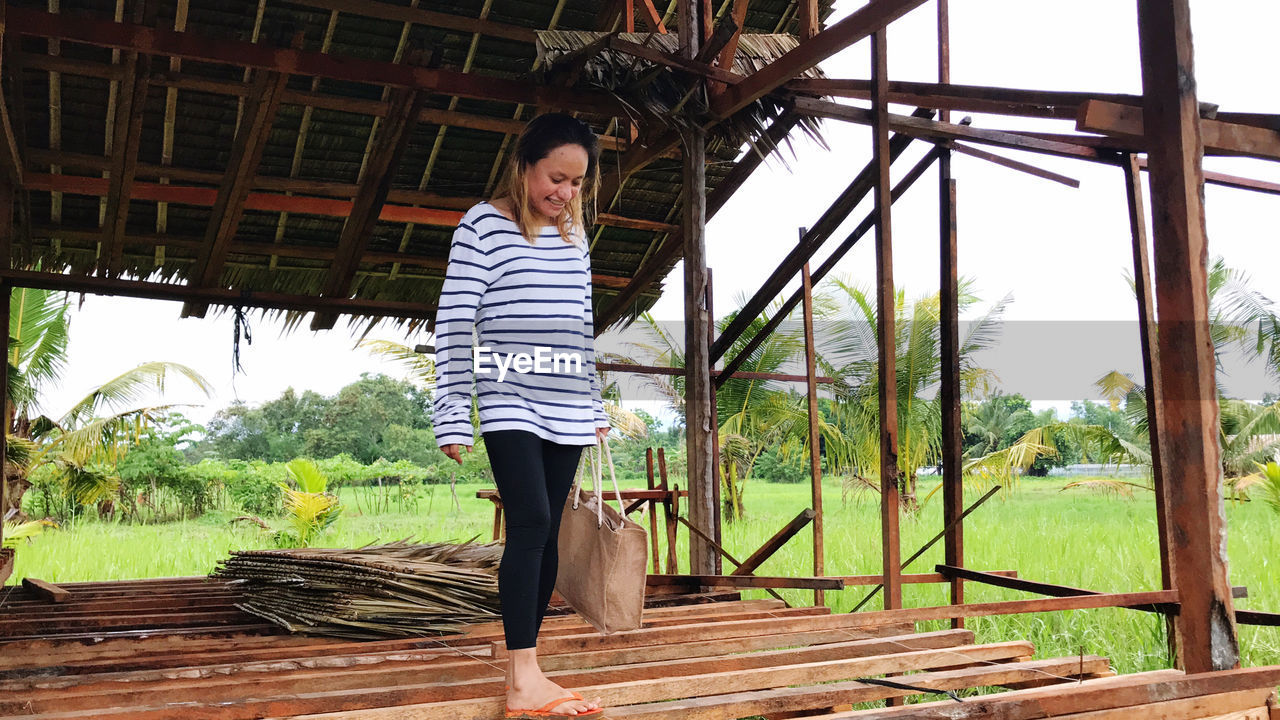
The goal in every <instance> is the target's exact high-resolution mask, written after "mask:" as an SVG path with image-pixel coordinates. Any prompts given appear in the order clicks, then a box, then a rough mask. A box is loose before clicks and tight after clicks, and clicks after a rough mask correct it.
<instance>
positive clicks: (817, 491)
mask: <svg viewBox="0 0 1280 720" xmlns="http://www.w3.org/2000/svg"><path fill="white" fill-rule="evenodd" d="M800 234H801V235H802V236H803V235H804V230H803V229H802V230H801V231H800ZM800 279H801V284H802V286H803V290H804V363H805V369H806V372H807V378H808V380H807V382H806V383H805V384H806V385H807V386H808V390H809V477H810V482H811V483H812V489H813V576H814V577H822V575H823V574H824V573H825V572H826V562H825V553H824V551H823V546H822V455H821V454H820V452H819V451H820V450H821V448H822V441H821V440H820V439H819V437H820V436H819V435H818V365H817V351H816V350H815V348H814V340H813V280H812V278H811V277H810V276H809V263H805V264H804V268H803V269H802V270H801V272H800ZM813 604H814V605H826V604H827V603H826V598H825V596H824V595H823V592H822V591H821V590H814V591H813Z"/></svg>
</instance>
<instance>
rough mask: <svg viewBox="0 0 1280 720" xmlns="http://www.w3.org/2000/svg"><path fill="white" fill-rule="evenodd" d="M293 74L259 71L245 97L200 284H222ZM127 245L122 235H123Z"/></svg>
mask: <svg viewBox="0 0 1280 720" xmlns="http://www.w3.org/2000/svg"><path fill="white" fill-rule="evenodd" d="M288 81H289V76H288V75H287V74H285V73H277V72H263V71H259V72H258V73H257V75H256V76H255V77H254V79H253V84H252V86H251V87H252V90H253V92H251V93H250V94H249V96H248V97H247V98H246V100H245V107H244V114H243V117H242V120H241V122H240V124H239V126H238V128H237V130H236V135H235V139H234V140H232V143H231V155H230V162H229V164H228V167H227V172H226V174H225V176H224V177H223V179H222V182H221V184H220V185H219V187H218V195H217V198H216V199H215V200H214V203H213V212H212V213H211V214H210V216H209V225H208V227H207V228H206V230H205V238H204V244H203V245H202V246H201V248H200V253H199V255H198V257H197V259H196V265H195V267H194V268H193V269H192V273H191V275H190V276H189V277H191V278H192V280H193V281H194V282H193V284H195V285H199V286H201V287H220V286H221V284H222V283H221V280H222V270H223V267H224V266H225V264H226V261H227V254H228V253H229V252H230V250H231V244H232V242H233V241H234V240H235V237H236V232H237V231H238V230H239V228H240V220H241V218H243V217H244V210H245V200H247V199H248V197H249V190H250V188H251V187H252V183H253V178H254V176H256V175H257V174H258V166H259V165H260V164H261V163H262V153H263V151H264V150H265V149H266V146H267V139H268V138H269V137H270V136H271V128H272V126H273V125H274V124H275V119H276V111H277V110H278V109H279V108H280V95H281V93H282V92H283V91H284V87H285V83H287V82H288ZM121 244H122V245H123V238H121ZM207 311H208V306H207V305H200V304H187V305H185V306H184V307H183V309H182V316H183V317H192V316H194V317H204V315H205V313H206V312H207Z"/></svg>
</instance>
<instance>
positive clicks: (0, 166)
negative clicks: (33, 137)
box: [0, 27, 22, 187]
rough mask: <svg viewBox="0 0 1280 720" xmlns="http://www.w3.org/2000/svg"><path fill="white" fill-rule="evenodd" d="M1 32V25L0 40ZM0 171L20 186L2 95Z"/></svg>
mask: <svg viewBox="0 0 1280 720" xmlns="http://www.w3.org/2000/svg"><path fill="white" fill-rule="evenodd" d="M3 33H4V29H3V27H0V41H3V37H4V34H3ZM0 171H2V172H3V173H4V178H5V179H6V180H8V181H9V182H10V183H12V184H13V186H14V187H22V153H21V151H20V150H19V145H18V140H17V138H16V136H15V134H14V128H13V122H12V121H11V120H10V118H9V106H8V104H7V103H5V101H4V97H3V96H0Z"/></svg>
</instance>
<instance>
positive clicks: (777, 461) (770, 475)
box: [754, 448, 809, 483]
mask: <svg viewBox="0 0 1280 720" xmlns="http://www.w3.org/2000/svg"><path fill="white" fill-rule="evenodd" d="M754 474H755V476H756V477H758V478H760V479H761V480H766V481H768V482H779V483H801V482H809V461H808V456H807V455H805V454H803V453H791V454H790V456H789V457H785V458H784V457H783V454H782V453H781V452H779V450H778V448H769V449H768V450H766V451H764V452H763V453H761V454H760V457H759V458H757V459H756V465H755V470H754Z"/></svg>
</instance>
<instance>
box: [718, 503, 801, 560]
mask: <svg viewBox="0 0 1280 720" xmlns="http://www.w3.org/2000/svg"><path fill="white" fill-rule="evenodd" d="M816 514H817V513H816V512H814V510H813V508H805V509H804V510H801V511H800V514H799V515H796V516H795V518H793V519H792V520H791V522H789V523H787V524H786V525H785V526H783V528H782V529H781V530H779V531H778V532H776V533H774V534H773V537H771V538H769V539H768V540H765V541H764V543H763V544H762V545H761V546H760V547H759V548H757V549H756V551H755V552H753V553H751V555H749V556H747V559H746V560H743V561H742V564H741V565H739V566H738V567H737V568H736V569H735V570H734V571H733V572H732V573H730V574H731V575H750V574H751V573H753V572H755V571H756V569H757V568H759V567H760V566H761V565H763V564H764V562H765V561H766V560H768V559H769V558H771V557H773V555H774V553H776V552H778V551H779V550H781V549H782V546H783V545H786V544H787V542H788V541H790V540H791V538H793V537H795V536H796V533H798V532H800V531H801V530H803V529H804V526H805V525H808V524H809V522H810V521H812V520H813V518H814V516H815V515H816ZM815 574H818V573H815Z"/></svg>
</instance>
